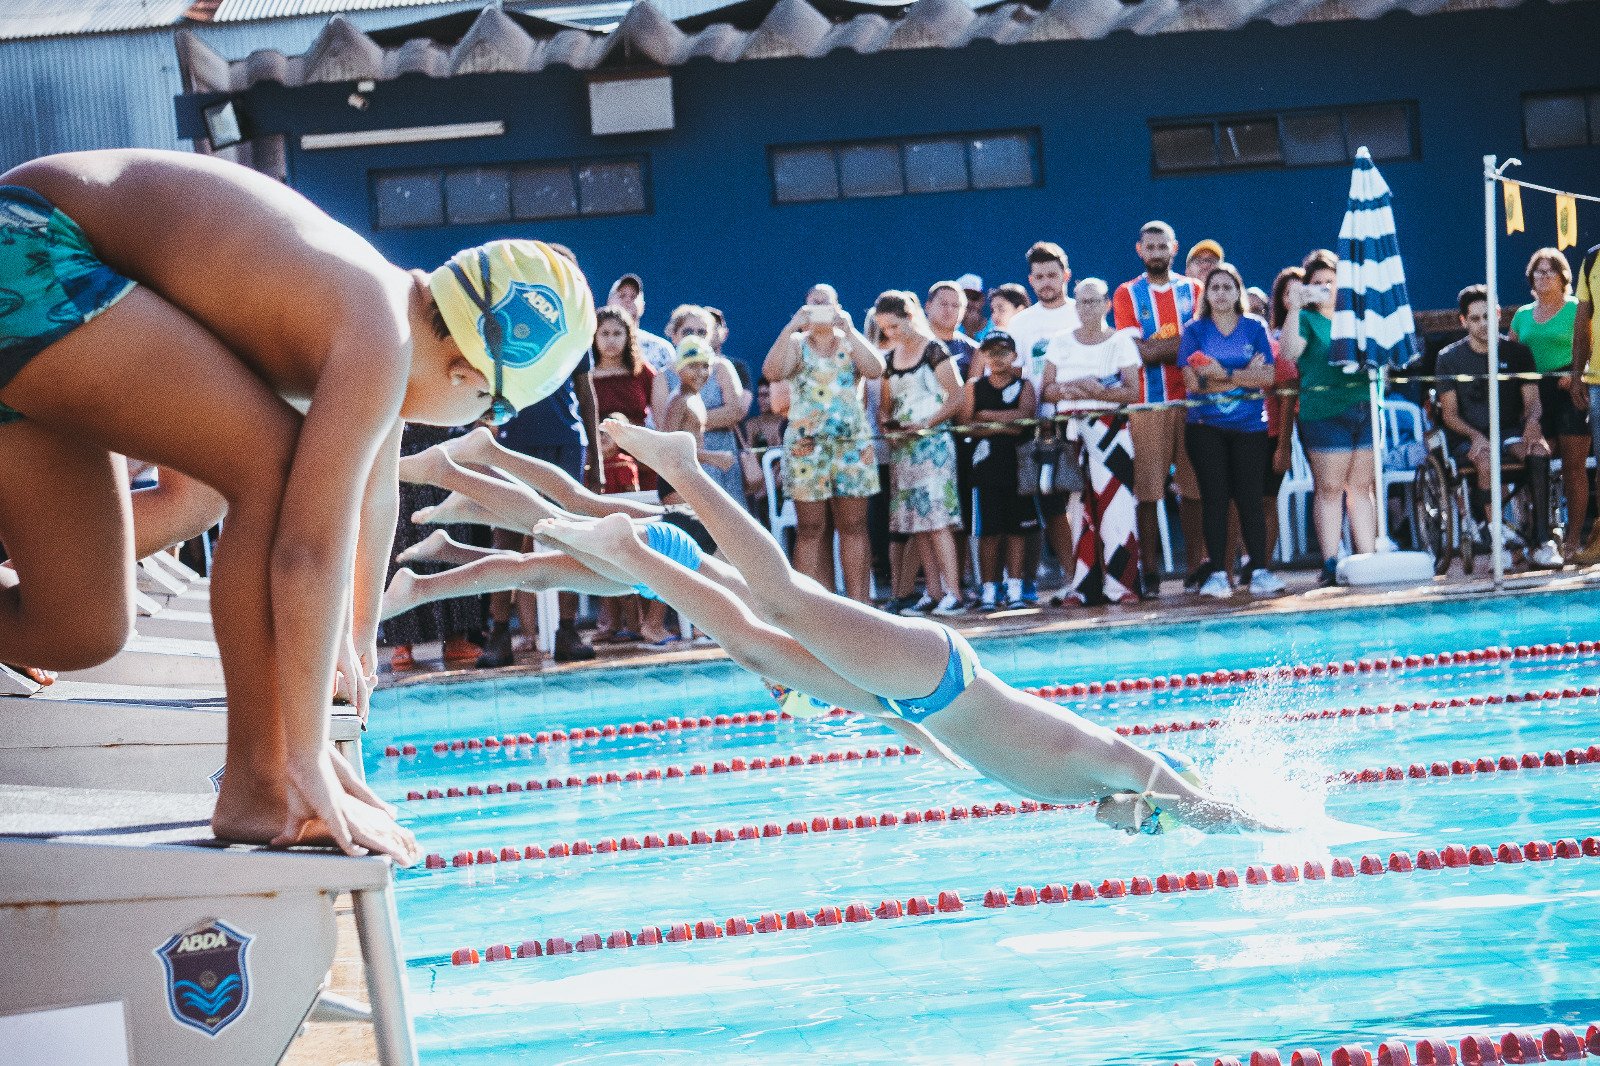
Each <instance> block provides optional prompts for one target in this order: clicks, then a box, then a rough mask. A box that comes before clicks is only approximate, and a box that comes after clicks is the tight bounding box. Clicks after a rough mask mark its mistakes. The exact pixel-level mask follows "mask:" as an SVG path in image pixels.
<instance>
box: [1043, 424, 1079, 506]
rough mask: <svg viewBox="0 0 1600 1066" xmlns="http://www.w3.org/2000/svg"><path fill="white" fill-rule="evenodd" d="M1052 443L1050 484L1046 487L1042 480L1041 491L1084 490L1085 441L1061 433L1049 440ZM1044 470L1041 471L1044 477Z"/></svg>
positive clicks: (1067, 491)
mask: <svg viewBox="0 0 1600 1066" xmlns="http://www.w3.org/2000/svg"><path fill="white" fill-rule="evenodd" d="M1049 443H1050V445H1051V456H1050V468H1051V479H1050V484H1049V486H1048V487H1046V486H1045V485H1044V483H1043V481H1042V480H1041V482H1040V485H1039V491H1040V492H1048V493H1050V494H1052V495H1057V494H1060V493H1064V492H1065V493H1072V492H1082V491H1083V441H1081V440H1069V439H1068V438H1066V437H1065V436H1063V435H1061V434H1059V433H1058V434H1057V435H1056V437H1055V439H1054V440H1053V441H1051V442H1049ZM1043 476H1044V472H1043V471H1042V470H1041V471H1040V478H1041V479H1042V478H1043Z"/></svg>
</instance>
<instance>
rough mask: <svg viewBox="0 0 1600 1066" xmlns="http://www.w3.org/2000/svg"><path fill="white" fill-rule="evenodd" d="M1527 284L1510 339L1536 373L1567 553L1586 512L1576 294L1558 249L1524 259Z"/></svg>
mask: <svg viewBox="0 0 1600 1066" xmlns="http://www.w3.org/2000/svg"><path fill="white" fill-rule="evenodd" d="M1528 286H1529V288H1531V289H1532V290H1533V302H1532V303H1530V304H1524V305H1523V306H1521V307H1519V308H1517V313H1516V314H1515V315H1513V316H1512V318H1511V339H1512V340H1517V341H1521V342H1522V343H1523V344H1526V345H1527V346H1528V347H1529V348H1531V349H1533V364H1534V366H1535V367H1536V368H1537V369H1538V371H1539V372H1540V373H1541V374H1547V373H1552V372H1555V371H1560V372H1561V376H1560V377H1547V378H1540V379H1539V402H1540V405H1541V407H1543V409H1544V435H1545V437H1546V438H1547V439H1548V440H1549V441H1550V442H1551V443H1552V444H1554V445H1555V446H1556V448H1557V452H1556V454H1557V455H1559V456H1561V482H1562V487H1563V488H1565V489H1566V492H1567V515H1568V519H1567V532H1566V548H1565V551H1563V553H1562V554H1563V555H1568V556H1570V555H1572V554H1573V553H1574V552H1576V551H1577V550H1578V547H1579V545H1581V544H1582V543H1583V538H1582V536H1581V533H1582V531H1583V520H1584V516H1585V515H1586V514H1588V512H1589V412H1588V411H1587V410H1585V409H1583V408H1580V407H1577V406H1575V405H1574V404H1573V402H1572V391H1571V384H1572V377H1571V375H1570V374H1568V373H1567V371H1568V370H1569V369H1571V366H1572V324H1573V320H1574V319H1575V318H1576V317H1577V314H1578V299H1577V297H1575V296H1573V295H1572V267H1571V265H1569V264H1568V263H1567V257H1566V256H1565V255H1563V254H1562V253H1561V250H1560V249H1559V248H1540V249H1539V250H1538V251H1537V252H1534V253H1533V258H1532V259H1529V260H1528Z"/></svg>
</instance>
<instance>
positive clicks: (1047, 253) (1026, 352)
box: [1006, 241, 1082, 412]
mask: <svg viewBox="0 0 1600 1066" xmlns="http://www.w3.org/2000/svg"><path fill="white" fill-rule="evenodd" d="M1071 280H1072V271H1071V270H1070V269H1068V267H1067V253H1066V252H1064V251H1062V250H1061V246H1060V245H1059V244H1053V243H1051V242H1050V241H1040V242H1039V243H1038V244H1035V245H1034V246H1033V247H1032V248H1029V249H1028V284H1029V285H1030V286H1031V287H1032V288H1033V295H1034V297H1035V298H1036V302H1035V303H1034V304H1033V305H1032V306H1030V307H1025V308H1023V309H1022V310H1021V311H1018V312H1017V313H1016V314H1015V315H1014V316H1012V319H1011V322H1010V324H1009V325H1007V326H1006V332H1007V333H1009V334H1011V337H1012V339H1013V340H1015V341H1016V342H1017V357H1018V358H1019V359H1021V360H1022V373H1023V376H1024V377H1026V378H1027V379H1028V380H1029V381H1031V382H1032V383H1033V388H1034V392H1035V394H1037V393H1038V390H1039V383H1040V382H1041V381H1042V380H1043V379H1044V355H1045V351H1046V349H1048V348H1049V347H1050V338H1051V337H1054V336H1055V335H1056V334H1057V333H1060V332H1062V331H1063V330H1066V331H1068V332H1071V331H1072V330H1075V329H1077V328H1078V327H1079V326H1080V325H1082V323H1081V322H1079V321H1078V309H1077V307H1075V306H1074V305H1073V303H1072V301H1070V300H1068V299H1067V283H1068V282H1070V281H1071ZM1040 411H1041V412H1043V411H1044V408H1043V407H1041V408H1040Z"/></svg>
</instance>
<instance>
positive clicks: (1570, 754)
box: [424, 744, 1600, 870]
mask: <svg viewBox="0 0 1600 1066" xmlns="http://www.w3.org/2000/svg"><path fill="white" fill-rule="evenodd" d="M1591 763H1600V744H1596V745H1591V746H1590V747H1589V748H1588V749H1586V750H1585V749H1579V748H1569V749H1568V750H1567V751H1565V752H1559V751H1547V752H1545V753H1544V754H1543V755H1542V756H1541V755H1538V754H1536V753H1534V752H1528V753H1526V754H1524V755H1521V756H1516V755H1501V756H1498V757H1493V756H1482V757H1479V758H1471V759H1455V760H1452V761H1451V762H1442V761H1440V762H1434V763H1431V764H1426V765H1425V764H1423V763H1412V764H1411V765H1410V766H1384V767H1370V768H1367V769H1362V770H1341V771H1338V772H1337V773H1333V774H1329V775H1328V778H1327V779H1328V780H1329V781H1333V782H1337V783H1340V784H1375V783H1377V782H1380V781H1408V780H1421V779H1424V778H1430V777H1469V776H1472V775H1475V774H1489V773H1496V772H1505V771H1511V770H1536V769H1542V768H1546V767H1550V768H1554V767H1561V766H1583V765H1587V764H1591ZM1092 806H1093V804H1092V803H1071V804H1057V803H1036V802H1034V801H1033V800H1022V801H1021V802H1020V803H1018V804H1016V805H1015V806H1013V805H1012V804H1010V803H1007V802H1006V801H1004V800H1000V801H997V802H996V803H995V804H994V805H993V806H987V805H985V804H982V803H977V804H973V805H972V806H971V807H950V808H948V809H944V808H939V807H932V808H929V809H928V810H925V811H915V810H908V811H906V812H905V813H904V814H900V815H897V814H894V813H893V812H891V811H885V812H883V813H881V814H854V815H849V814H834V815H823V814H817V815H812V816H810V817H807V818H799V819H793V820H791V821H789V822H788V824H787V825H786V826H783V827H781V828H780V826H779V823H777V822H767V823H765V824H764V825H759V826H758V825H744V826H740V827H739V828H738V829H734V828H732V827H731V826H723V827H721V828H718V829H706V828H697V829H692V830H690V831H689V832H688V833H687V834H686V833H684V832H682V831H681V830H679V831H673V832H668V833H659V832H657V833H645V834H644V835H643V840H642V842H641V840H640V838H639V837H637V836H624V837H622V838H621V839H617V838H615V837H606V838H604V839H601V840H597V841H590V840H575V841H572V842H571V843H567V842H566V841H557V842H555V843H553V844H550V845H549V846H548V847H540V846H539V845H538V844H523V845H510V844H507V845H502V846H500V847H498V848H496V847H493V846H490V847H482V848H477V849H463V850H459V851H456V852H455V854H454V855H453V856H452V857H451V858H450V859H449V860H448V861H446V859H445V856H444V854H443V853H440V852H434V853H431V854H429V855H428V856H427V858H426V859H425V860H424V869H428V870H443V869H446V868H447V867H461V866H488V865H494V864H496V863H502V862H521V861H523V860H538V859H565V858H571V857H574V856H583V855H614V854H617V853H620V852H625V851H646V850H651V849H655V848H684V847H696V846H702V847H703V846H706V845H710V844H732V843H738V842H741V841H751V840H766V839H771V838H773V837H780V836H804V835H806V834H815V833H828V832H840V833H842V832H851V831H854V830H858V829H888V828H893V827H895V826H902V825H920V824H925V823H937V822H945V821H951V822H956V821H962V820H964V819H967V818H994V817H1004V816H1007V815H1016V814H1036V813H1042V812H1047V811H1067V810H1081V809H1083V808H1086V807H1092ZM446 850H450V849H446Z"/></svg>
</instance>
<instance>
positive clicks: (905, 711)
mask: <svg viewBox="0 0 1600 1066" xmlns="http://www.w3.org/2000/svg"><path fill="white" fill-rule="evenodd" d="M942 628H943V629H944V639H945V641H946V642H947V643H948V644H949V645H950V653H949V657H948V658H946V659H945V664H944V676H943V677H941V678H940V679H939V687H938V688H936V689H934V690H933V691H932V692H930V693H928V694H927V695H926V696H923V697H921V698H919V699H899V700H891V699H889V698H888V697H887V696H879V697H878V702H879V703H881V704H883V709H884V710H886V711H888V712H889V713H890V714H893V715H896V716H898V717H900V718H904V719H905V720H906V721H908V722H921V721H922V720H923V719H924V718H927V717H928V716H929V715H930V714H935V713H937V712H938V711H942V710H944V709H945V708H946V707H948V706H950V704H952V703H954V702H955V698H956V697H957V696H959V695H961V694H962V693H963V692H965V691H967V686H968V685H970V684H972V679H973V678H975V677H977V676H978V666H979V663H978V653H977V652H975V651H973V650H972V645H971V644H968V643H967V641H966V638H964V637H963V636H961V634H959V633H957V632H956V631H955V630H953V629H951V628H950V627H948V626H944V627H942Z"/></svg>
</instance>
